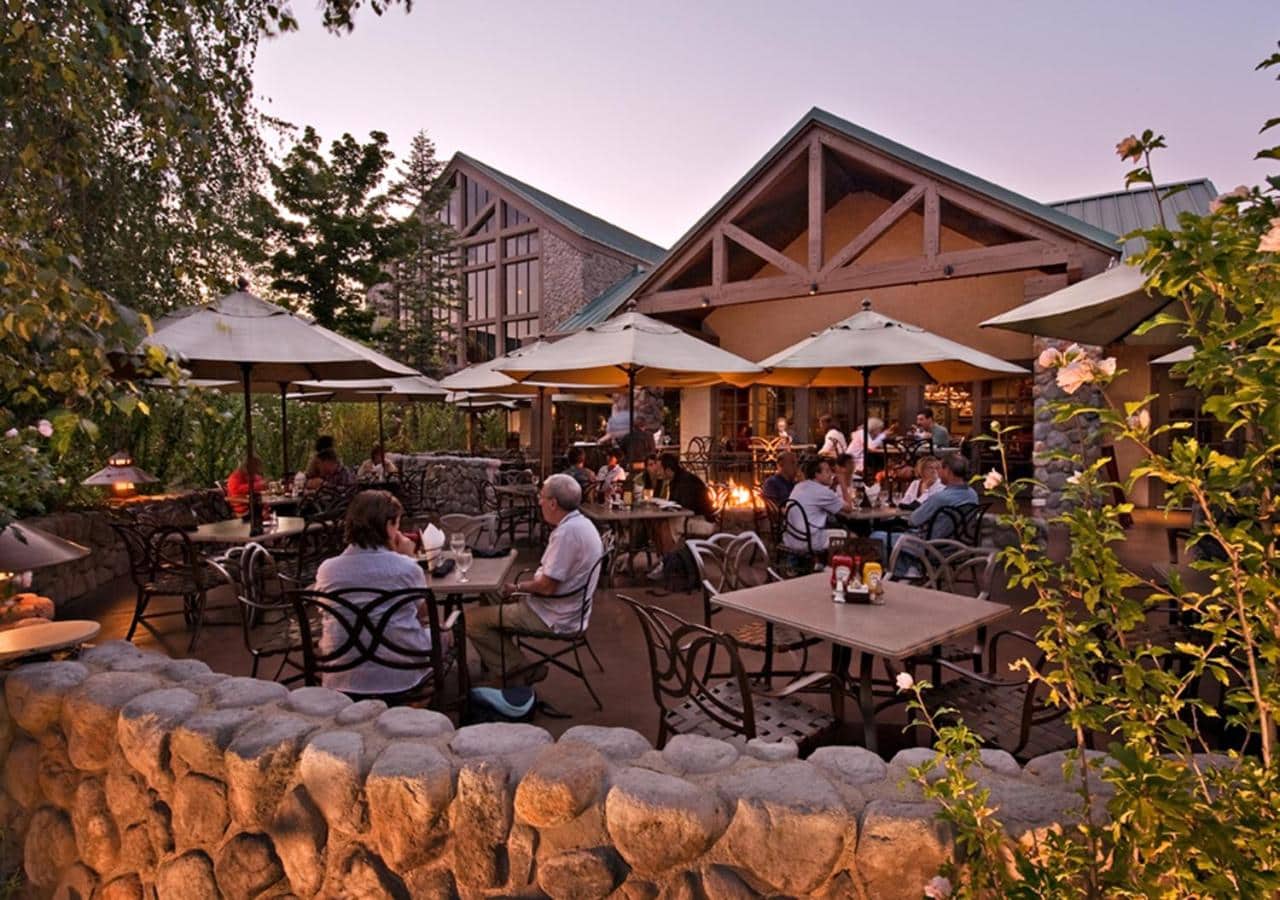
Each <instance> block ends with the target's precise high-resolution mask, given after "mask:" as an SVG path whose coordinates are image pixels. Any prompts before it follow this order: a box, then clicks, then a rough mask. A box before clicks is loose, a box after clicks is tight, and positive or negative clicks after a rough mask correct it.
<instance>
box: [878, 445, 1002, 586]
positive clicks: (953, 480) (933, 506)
mask: <svg viewBox="0 0 1280 900" xmlns="http://www.w3.org/2000/svg"><path fill="white" fill-rule="evenodd" d="M938 478H939V480H940V481H941V482H942V490H940V491H938V492H937V493H935V494H933V495H932V496H930V497H929V498H928V499H926V500H925V501H924V502H922V503H921V504H920V505H919V506H917V507H916V508H915V509H913V510H912V511H911V515H910V516H908V517H907V530H906V532H905V533H906V534H913V535H915V536H916V537H918V538H923V539H924V540H940V539H942V538H949V537H951V535H952V531H953V529H954V527H955V523H954V522H952V520H951V518H950V517H947V516H943V517H941V518H939V519H938V520H937V522H936V523H934V528H933V533H932V534H930V533H928V532H927V530H926V529H928V528H929V523H930V522H931V521H933V517H934V515H935V514H937V512H938V510H940V509H942V508H943V507H944V506H952V507H955V506H966V505H970V504H976V503H977V502H978V494H977V492H976V491H975V490H974V489H973V488H971V487H969V460H967V459H965V458H964V457H963V456H961V455H960V454H959V453H948V454H947V455H946V457H945V458H944V459H943V460H942V470H941V471H940V472H939V473H938ZM871 537H873V538H878V539H879V540H880V541H881V542H883V544H884V548H885V553H889V552H890V551H891V550H892V549H893V545H894V543H895V542H896V541H897V539H898V537H899V535H898V534H896V533H895V534H886V533H885V532H883V531H873V532H872V533H871ZM911 565H913V563H912V562H911V561H910V559H909V558H908V557H906V556H905V555H903V556H901V557H899V558H898V569H899V571H896V572H894V573H893V574H895V575H899V576H901V575H905V574H910V573H909V569H910V566H911Z"/></svg>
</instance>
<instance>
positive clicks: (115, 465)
mask: <svg viewBox="0 0 1280 900" xmlns="http://www.w3.org/2000/svg"><path fill="white" fill-rule="evenodd" d="M159 480H160V479H158V478H156V477H155V476H154V475H152V474H151V473H149V472H147V471H145V470H143V469H140V468H138V467H137V466H135V465H134V464H133V457H132V456H131V455H130V454H129V451H128V450H117V451H116V452H115V453H112V454H111V456H110V458H108V459H107V464H106V466H104V467H103V468H101V469H99V470H98V471H96V472H94V473H93V474H92V475H90V476H89V477H88V478H86V479H85V480H84V481H82V482H80V483H81V484H84V485H94V486H100V487H110V488H111V491H112V495H113V496H114V497H115V498H116V499H124V498H126V497H132V496H133V494H134V493H135V491H134V487H135V485H139V484H152V483H154V482H157V481H159Z"/></svg>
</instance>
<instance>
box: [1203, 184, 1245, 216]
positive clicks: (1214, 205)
mask: <svg viewBox="0 0 1280 900" xmlns="http://www.w3.org/2000/svg"><path fill="white" fill-rule="evenodd" d="M1248 199H1249V189H1248V188H1247V187H1245V186H1244V185H1243V184H1238V185H1236V188H1235V190H1233V191H1227V192H1226V193H1225V194H1219V195H1218V196H1217V197H1215V198H1213V200H1212V201H1210V203H1209V212H1211V213H1216V212H1218V211H1219V210H1221V209H1223V208H1226V207H1230V208H1231V209H1235V207H1236V204H1237V203H1239V202H1240V201H1242V200H1248Z"/></svg>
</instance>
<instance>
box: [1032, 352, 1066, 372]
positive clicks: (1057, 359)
mask: <svg viewBox="0 0 1280 900" xmlns="http://www.w3.org/2000/svg"><path fill="white" fill-rule="evenodd" d="M1036 365H1038V366H1039V367H1040V368H1042V369H1056V368H1057V367H1058V366H1060V365H1062V351H1061V350H1059V349H1058V348H1057V347H1049V348H1048V349H1047V350H1041V351H1040V355H1039V356H1037V357H1036Z"/></svg>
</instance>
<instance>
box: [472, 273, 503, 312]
mask: <svg viewBox="0 0 1280 900" xmlns="http://www.w3.org/2000/svg"><path fill="white" fill-rule="evenodd" d="M495 276H496V273H495V271H494V269H493V268H492V267H490V268H488V269H481V270H479V271H478V272H468V273H467V275H466V279H467V319H468V320H476V319H492V318H493V315H494V302H493V301H494V296H493V294H494V281H495Z"/></svg>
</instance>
